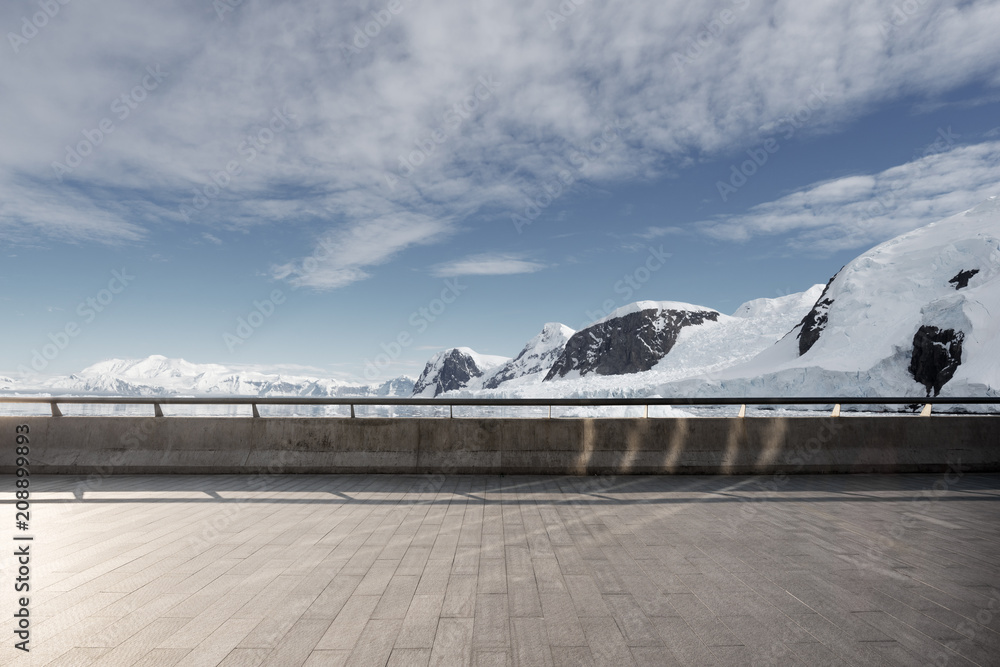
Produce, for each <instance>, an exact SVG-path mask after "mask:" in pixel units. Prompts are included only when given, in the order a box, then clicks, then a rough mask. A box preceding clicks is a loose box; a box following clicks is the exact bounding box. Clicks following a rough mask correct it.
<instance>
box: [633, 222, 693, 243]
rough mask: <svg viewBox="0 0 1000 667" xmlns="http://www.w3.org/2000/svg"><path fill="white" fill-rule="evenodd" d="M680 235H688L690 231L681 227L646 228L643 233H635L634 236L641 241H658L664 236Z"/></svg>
mask: <svg viewBox="0 0 1000 667" xmlns="http://www.w3.org/2000/svg"><path fill="white" fill-rule="evenodd" d="M680 234H690V231H689V230H687V229H684V228H683V227H677V226H673V225H670V226H666V227H647V228H646V229H645V230H644V231H641V232H637V233H636V236H638V237H639V238H641V239H647V240H651V239H658V238H662V237H664V236H676V235H680Z"/></svg>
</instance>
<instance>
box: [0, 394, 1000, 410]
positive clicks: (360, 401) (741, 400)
mask: <svg viewBox="0 0 1000 667" xmlns="http://www.w3.org/2000/svg"><path fill="white" fill-rule="evenodd" d="M0 403H62V404H67V405H68V404H71V403H77V404H80V403H82V404H91V405H156V404H159V405H253V404H257V405H463V406H465V405H479V406H541V407H545V406H549V405H552V406H563V407H566V406H569V407H598V406H629V405H837V404H841V405H917V404H920V405H926V404H930V405H1000V396H996V397H981V396H975V397H973V396H968V397H953V396H938V397H936V398H927V397H917V396H910V397H905V396H903V397H900V396H892V397H881V396H860V397H844V396H793V397H780V398H779V397H761V398H758V397H754V396H745V397H738V398H734V397H725V398H703V397H672V398H652V397H650V398H392V397H384V398H380V397H366V396H357V397H349V396H348V397H336V398H334V397H329V398H316V397H305V396H303V397H296V396H269V397H257V396H222V397H218V398H215V397H211V396H156V397H154V396H0Z"/></svg>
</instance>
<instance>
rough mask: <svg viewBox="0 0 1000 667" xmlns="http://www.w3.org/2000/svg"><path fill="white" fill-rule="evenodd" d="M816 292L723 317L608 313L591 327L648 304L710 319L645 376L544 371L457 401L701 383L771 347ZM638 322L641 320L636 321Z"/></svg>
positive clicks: (688, 331) (631, 391) (648, 390)
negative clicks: (695, 380)
mask: <svg viewBox="0 0 1000 667" xmlns="http://www.w3.org/2000/svg"><path fill="white" fill-rule="evenodd" d="M822 290H823V286H822V285H815V286H813V287H812V288H810V289H809V290H807V291H805V292H801V293H797V294H791V295H787V296H782V297H778V298H773V299H755V300H754V301H749V302H747V303H745V304H743V305H741V306H740V307H739V308H737V309H736V312H735V313H734V314H733V315H723V314H721V313H718V311H714V310H712V309H709V308H702V307H699V306H692V305H690V304H682V306H683V308H680V309H678V307H677V306H678V304H676V303H675V302H638V303H636V304H631V305H629V306H625V307H623V308H621V309H619V310H617V311H615V312H612V313H611V314H610V315H609V316H607V317H605V318H603V319H602V320H599V321H598V322H596V323H595V325H601V324H602V323H605V322H610V321H614V322H617V323H618V324H621V323H622V320H621V317H620V316H622V315H624V316H628V315H630V314H632V313H642V312H644V311H649V310H657V308H659V306H654V307H652V308H650V307H648V306H649V304H651V303H656V304H664V303H669V304H671V306H672V307H668V308H666V309H660V310H657V312H661V311H662V310H666V311H669V310H675V311H677V310H686V311H692V312H707V313H711V314H712V315H713V316H714V318H715V319H708V318H704V321H703V322H702V323H701V324H698V325H689V326H683V327H680V328H679V331H678V332H677V335H676V340H675V341H674V343H673V346H672V347H671V348H670V350H669V351H668V353H667V354H666V355H665V356H659V357H658V358H657V360H656V362H655V363H654V364H653V365H652V367H651V368H650V370H648V371H644V372H635V373H627V374H622V375H601V374H600V373H597V372H589V373H587V374H583V375H581V374H580V373H579V372H578V371H573V372H571V373H568V374H567V378H561V377H554V378H552V379H547V378H546V374H547V371H546V372H545V373H540V374H534V375H529V376H525V377H522V378H518V379H515V380H509V381H506V382H502V383H499V384H497V385H496V386H494V387H485V388H484V390H483V391H463V392H461V395H465V396H474V395H478V396H493V397H512V398H513V397H565V396H579V397H600V396H624V397H630V396H647V395H651V394H652V393H654V391H653V390H654V388H656V387H658V386H659V385H662V384H664V383H670V382H675V381H678V380H683V379H686V378H693V377H702V376H705V375H706V374H709V373H713V372H716V371H719V370H721V369H726V368H729V367H731V366H733V365H735V364H739V363H742V362H745V361H748V360H750V359H752V358H754V357H755V356H756V355H757V354H759V353H760V352H761V351H763V350H765V349H767V348H769V347H771V346H773V345H774V344H775V343H776V342H777V341H779V340H780V339H781V338H782V337H783V336H784V335H785V334H787V333H788V331H789V330H791V329H792V327H794V326H795V325H796V324H798V323H799V322H800V321H801V320H802V318H803V316H804V315H805V314H806V313H808V312H809V309H810V308H812V306H813V304H814V303H815V302H816V299H817V297H818V296H819V294H820V292H822ZM644 320H645V318H644V319H643V320H640V321H644ZM649 321H653V320H649ZM669 321H671V320H670V319H666V318H664V320H663V322H664V324H666V323H667V322H669ZM595 325H591V327H587V328H585V329H583V330H581V331H579V332H577V333H576V334H575V336H581V334H585V332H588V331H589V330H591V329H592V328H593V327H594V326H595ZM567 329H568V328H567ZM649 330H650V332H653V331H655V329H654V328H653V327H650V329H649ZM599 331H603V329H601V328H600V327H598V328H597V329H594V331H593V333H597V332H599ZM620 334H621V335H622V336H625V335H626V334H625V331H624V330H620ZM575 336H574V337H575ZM588 338H589V335H588ZM584 340H587V339H586V338H585V339H584ZM634 340H636V341H638V340H641V338H639V337H636V338H635V339H634ZM529 345H530V343H529ZM595 349H598V350H599V349H600V346H599V345H595ZM614 355H615V353H612V357H614ZM599 356H600V355H597V356H595V357H593V360H594V363H598V362H597V359H598V357H599ZM603 363H608V362H607V361H605V362H603Z"/></svg>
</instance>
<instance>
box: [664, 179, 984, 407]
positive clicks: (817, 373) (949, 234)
mask: <svg viewBox="0 0 1000 667" xmlns="http://www.w3.org/2000/svg"><path fill="white" fill-rule="evenodd" d="M998 346H1000V201H998V200H997V198H996V197H993V198H990V199H989V200H987V201H985V202H984V203H982V204H981V205H979V206H977V207H975V208H973V209H971V210H969V211H966V212H964V213H961V214H958V215H955V216H952V217H950V218H947V219H945V220H941V221H940V222H936V223H933V224H931V225H927V226H926V227H922V228H920V229H916V230H914V231H912V232H909V233H907V234H903V235H902V236H899V237H897V238H894V239H892V240H890V241H887V242H886V243H883V244H881V245H879V246H877V247H875V248H873V249H872V250H870V251H868V252H866V253H864V254H863V255H861V256H860V257H858V258H857V259H855V260H854V261H852V262H850V263H849V264H847V266H845V267H844V268H843V269H842V270H841V271H840V272H839V273H838V274H837V275H836V276H834V278H833V279H832V280H831V281H830V283H829V284H828V285H827V287H826V288H825V290H824V291H823V294H822V295H821V296H820V297H819V298H818V300H817V301H816V303H815V304H814V306H813V308H811V309H810V311H809V312H808V313H807V314H806V315H805V317H804V318H803V319H802V321H801V322H800V323H798V324H797V325H796V327H795V328H794V329H793V330H792V331H791V332H790V333H789V334H788V335H787V336H785V337H784V338H783V339H782V340H781V341H779V342H778V343H777V344H776V345H774V346H773V347H770V348H769V349H767V350H766V351H764V352H762V353H761V354H760V355H758V356H757V357H755V358H754V359H752V360H750V361H748V362H746V363H743V364H737V365H734V366H732V367H730V368H727V369H724V370H722V371H720V372H718V373H716V374H715V375H714V376H710V377H708V378H706V379H705V380H704V381H700V382H697V383H692V384H690V385H686V386H683V387H674V388H673V390H678V392H681V391H683V392H695V393H697V394H701V395H707V394H727V395H740V394H749V395H762V394H775V395H794V394H799V395H809V394H813V395H816V394H834V395H846V396H851V395H860V396H879V395H881V396H890V395H899V396H909V395H912V396H923V395H925V394H931V395H933V394H935V393H937V392H940V393H941V394H945V395H953V396H961V395H968V396H981V395H991V396H992V395H997V394H998V393H1000V354H998V352H997V350H998V349H1000V348H998ZM665 389H667V388H666V387H658V388H656V389H655V390H665Z"/></svg>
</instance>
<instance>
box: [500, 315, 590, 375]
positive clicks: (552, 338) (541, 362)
mask: <svg viewBox="0 0 1000 667" xmlns="http://www.w3.org/2000/svg"><path fill="white" fill-rule="evenodd" d="M574 333H576V332H575V331H573V330H572V329H570V328H569V327H568V326H566V325H565V324H559V323H558V322H549V323H548V324H546V325H545V326H544V327H542V331H541V332H540V333H539V334H538V335H537V336H535V337H534V338H532V339H531V340H529V341H528V343H527V344H526V345H525V346H524V348H523V349H522V350H521V352H520V354H518V355H517V356H516V357H514V358H513V359H511V360H509V361H508V362H507V363H505V364H503V365H502V366H500V367H499V368H498V369H497V370H496V371H495V372H494V373H493V374H492V375H490V376H489V377H488V378H487V379H486V381H485V382H483V388H484V389H496V388H497V387H499V386H500V385H501V384H506V383H509V382H513V381H514V380H518V379H521V378H525V379H530V377H531V376H534V375H538V374H539V373H543V374H544V373H548V372H549V369H551V368H552V364H554V363H555V362H556V359H558V358H559V357H560V356H561V355H562V353H563V350H564V349H565V348H566V343H567V342H568V341H569V339H570V338H571V337H572V336H573V334H574Z"/></svg>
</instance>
